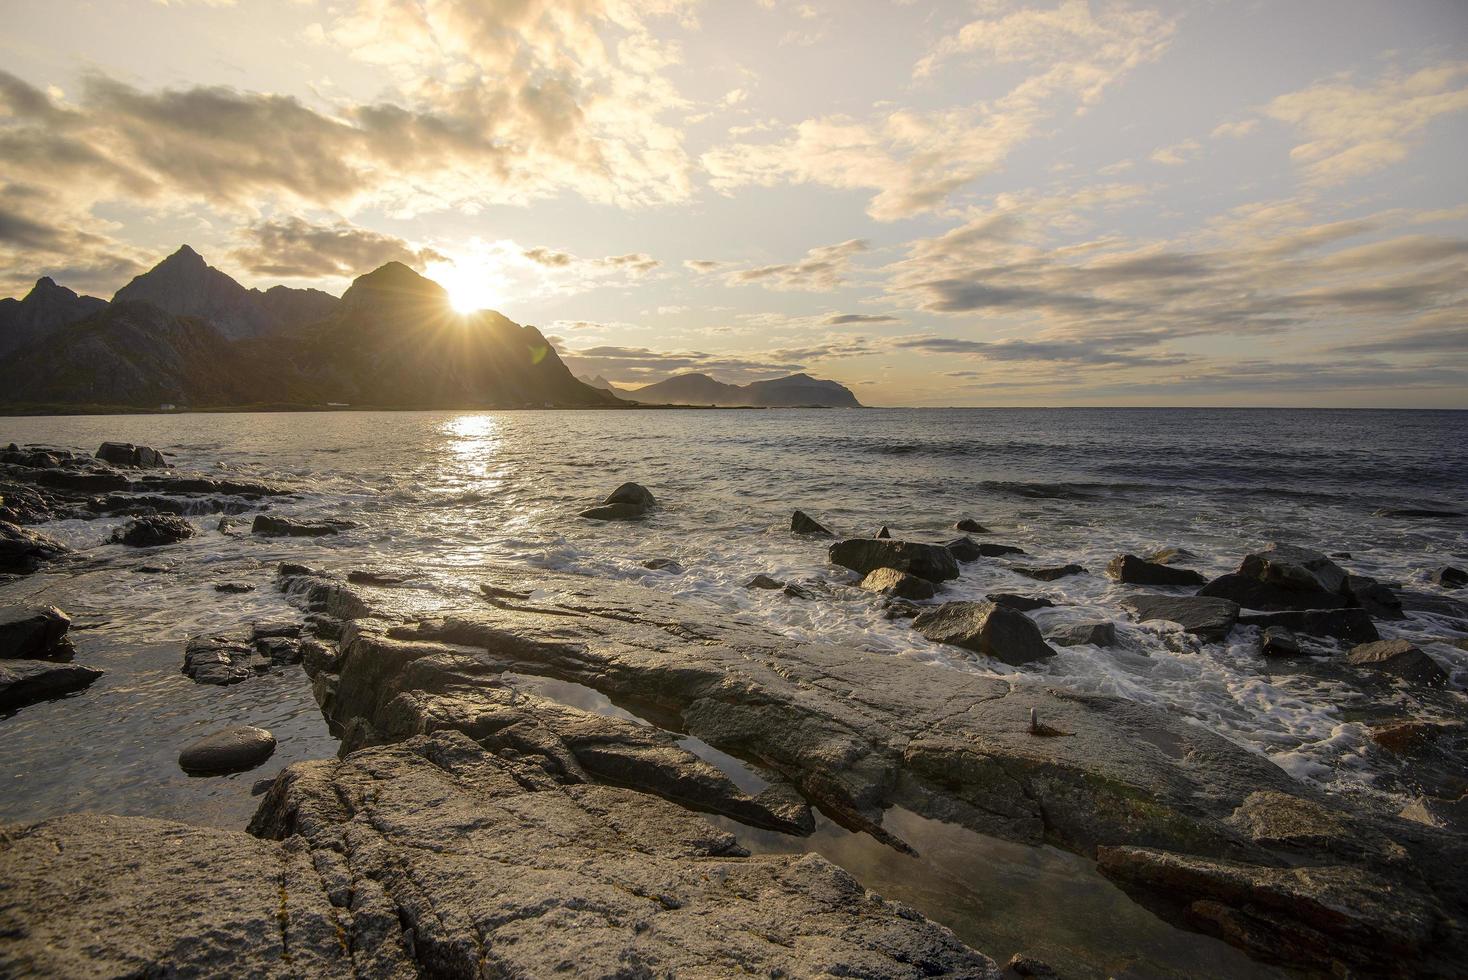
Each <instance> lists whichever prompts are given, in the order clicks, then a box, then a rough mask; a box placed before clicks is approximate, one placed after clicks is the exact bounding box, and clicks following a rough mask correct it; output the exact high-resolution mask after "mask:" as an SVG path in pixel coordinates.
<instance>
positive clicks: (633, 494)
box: [602, 483, 658, 510]
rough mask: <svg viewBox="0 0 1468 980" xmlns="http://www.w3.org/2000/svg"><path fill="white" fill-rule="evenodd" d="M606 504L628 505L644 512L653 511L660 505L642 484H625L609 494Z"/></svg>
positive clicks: (604, 501)
mask: <svg viewBox="0 0 1468 980" xmlns="http://www.w3.org/2000/svg"><path fill="white" fill-rule="evenodd" d="M602 503H604V504H627V505H628V506H631V507H639V508H641V509H642V510H652V509H653V508H654V507H656V506H657V505H658V501H657V498H656V497H654V496H653V495H652V491H651V490H649V489H648V488H647V487H645V486H643V485H642V484H640V483H624V484H622V485H621V486H620V487H618V488H617V489H615V490H613V491H612V492H611V493H609V494H607V499H606V500H603V501H602Z"/></svg>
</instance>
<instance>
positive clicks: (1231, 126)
mask: <svg viewBox="0 0 1468 980" xmlns="http://www.w3.org/2000/svg"><path fill="white" fill-rule="evenodd" d="M1258 126H1259V120H1257V119H1240V120H1238V121H1236V122H1225V123H1219V124H1218V125H1217V126H1215V127H1214V128H1213V132H1211V133H1209V134H1208V135H1209V136H1211V137H1212V138H1213V139H1216V140H1222V139H1242V138H1243V137H1245V136H1248V135H1249V134H1250V133H1252V132H1253V131H1254V130H1255V129H1256V128H1257V127H1258Z"/></svg>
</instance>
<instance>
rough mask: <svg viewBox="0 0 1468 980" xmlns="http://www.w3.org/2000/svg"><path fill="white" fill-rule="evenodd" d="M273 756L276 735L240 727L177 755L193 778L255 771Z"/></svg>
mask: <svg viewBox="0 0 1468 980" xmlns="http://www.w3.org/2000/svg"><path fill="white" fill-rule="evenodd" d="M274 754H275V736H274V735H272V734H270V733H269V732H268V731H266V730H265V729H263V728H255V727H253V726H250V725H241V726H239V727H238V728H226V729H224V730H223V731H218V732H214V733H212V734H209V735H205V736H204V737H203V738H201V739H199V740H198V741H196V742H190V743H189V744H188V745H187V746H185V747H184V750H183V751H182V752H180V753H179V754H178V766H179V768H180V769H182V770H183V771H184V772H186V773H188V774H189V775H191V776H222V775H225V774H227V773H232V772H245V771H247V770H250V769H254V768H255V767H256V766H258V765H259V764H260V763H262V762H264V761H265V760H266V759H268V758H270V757H271V756H272V755H274Z"/></svg>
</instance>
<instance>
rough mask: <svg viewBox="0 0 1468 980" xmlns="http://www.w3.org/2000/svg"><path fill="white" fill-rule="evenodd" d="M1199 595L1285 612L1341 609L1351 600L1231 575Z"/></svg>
mask: <svg viewBox="0 0 1468 980" xmlns="http://www.w3.org/2000/svg"><path fill="white" fill-rule="evenodd" d="M1198 595H1202V596H1211V597H1213V598H1215V599H1228V600H1229V601H1231V602H1237V603H1238V604H1239V605H1240V606H1243V607H1244V608H1245V609H1262V610H1265V611H1279V610H1285V609H1340V608H1343V607H1344V606H1346V605H1347V603H1348V601H1349V600H1348V599H1347V597H1346V596H1345V595H1343V594H1341V593H1339V592H1323V591H1321V590H1319V589H1303V590H1302V589H1295V588H1284V587H1282V586H1280V585H1277V584H1275V583H1273V582H1263V581H1260V580H1259V579H1258V578H1255V577H1253V576H1251V575H1244V574H1241V573H1239V572H1230V573H1229V574H1227V575H1220V576H1219V577H1218V578H1216V579H1214V580H1213V581H1211V582H1209V583H1208V584H1207V585H1205V586H1203V587H1202V588H1201V589H1199V590H1198Z"/></svg>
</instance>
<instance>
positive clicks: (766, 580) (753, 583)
mask: <svg viewBox="0 0 1468 980" xmlns="http://www.w3.org/2000/svg"><path fill="white" fill-rule="evenodd" d="M744 587H745V588H746V589H768V590H770V591H771V592H773V591H775V590H776V589H783V588H785V583H784V582H781V581H780V580H779V579H774V578H770V577H769V576H768V575H764V574H760V575H756V576H755V577H754V578H752V579H750V580H749V581H748V582H745V583H744Z"/></svg>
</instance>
